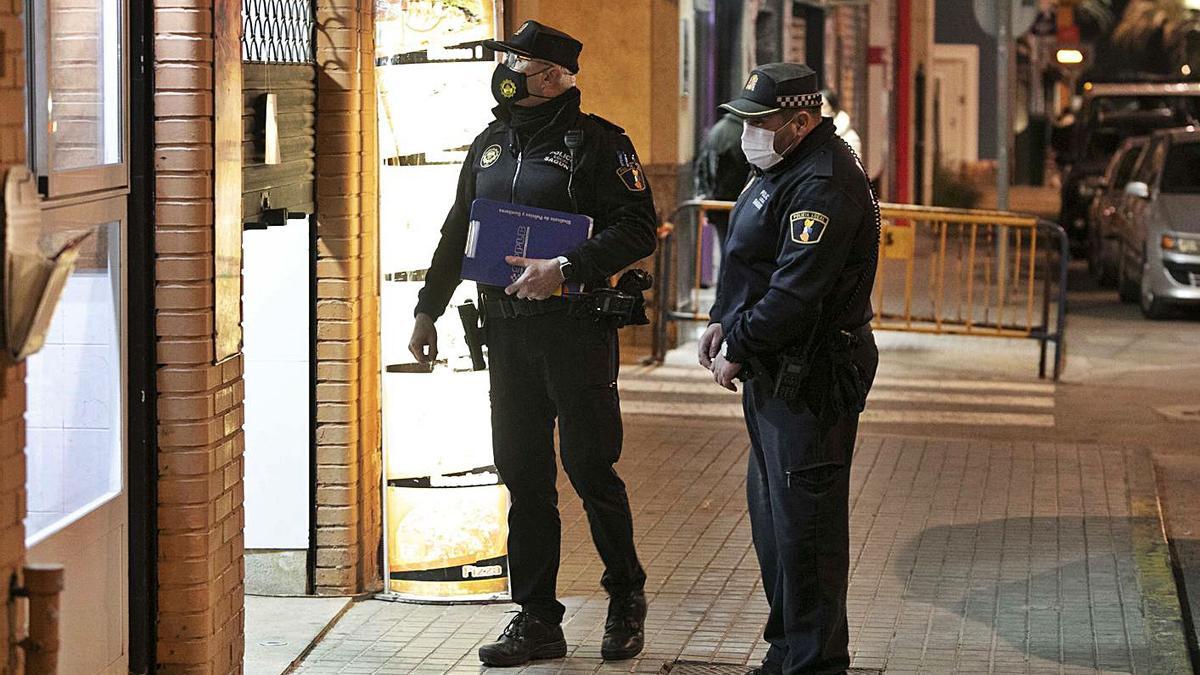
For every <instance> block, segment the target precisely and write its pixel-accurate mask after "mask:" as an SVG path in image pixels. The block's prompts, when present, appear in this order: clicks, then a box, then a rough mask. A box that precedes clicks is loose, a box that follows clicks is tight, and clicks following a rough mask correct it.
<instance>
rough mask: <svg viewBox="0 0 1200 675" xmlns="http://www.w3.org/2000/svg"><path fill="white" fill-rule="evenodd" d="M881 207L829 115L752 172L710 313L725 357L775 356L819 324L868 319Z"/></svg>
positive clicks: (849, 324)
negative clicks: (719, 332)
mask: <svg viewBox="0 0 1200 675" xmlns="http://www.w3.org/2000/svg"><path fill="white" fill-rule="evenodd" d="M875 209H876V205H875V201H874V195H873V194H872V193H871V188H870V185H869V184H868V182H867V176H866V173H865V172H864V171H863V170H862V167H861V164H860V163H859V161H858V159H857V158H856V157H855V156H854V153H853V151H851V150H850V148H849V147H848V146H847V145H846V144H845V142H843V141H842V140H841V139H840V138H838V137H837V136H836V134H835V133H834V129H833V123H832V121H830V120H829V119H825V120H823V121H822V122H821V123H820V124H819V125H817V128H816V129H813V131H812V132H810V133H809V135H808V136H806V137H805V138H804V140H803V141H801V142H800V145H799V146H798V147H797V148H796V149H795V150H793V151H792V152H791V153H789V154H788V155H787V156H786V157H785V158H784V159H783V161H782V162H780V163H779V164H776V165H775V166H773V167H771V168H770V169H769V170H767V171H766V172H757V171H756V172H755V176H754V177H753V178H752V179H751V180H750V182H749V183H748V184H747V185H746V188H745V189H744V190H743V191H742V194H741V196H740V197H739V198H738V201H737V205H736V206H735V207H734V209H733V212H732V214H731V215H730V220H729V239H728V244H727V248H726V258H725V263H724V268H723V269H722V271H721V278H720V281H719V283H718V288H717V301H716V303H715V304H714V305H713V307H712V310H711V313H710V316H711V317H712V321H713V322H720V324H721V328H722V330H723V333H724V336H725V342H726V345H727V347H726V358H728V359H729V360H730V361H732V362H735V363H743V362H745V361H746V359H748V358H750V357H757V356H772V355H775V354H778V353H780V352H782V351H784V350H786V349H788V348H789V347H791V346H793V345H794V344H797V343H800V342H801V341H802V340H808V339H810V337H809V336H811V335H813V334H814V333H813V332H814V331H821V330H823V329H829V330H834V329H842V330H852V329H855V328H858V327H860V326H862V325H863V324H865V323H867V322H869V321H870V320H871V318H872V316H873V314H872V311H871V297H870V296H871V293H870V289H871V286H872V285H873V284H874V279H875V262H876V260H877V253H878V246H879V234H878V230H877V223H876V211H875ZM856 290H857V291H858V292H857V293H855V291H856ZM852 295H853V296H854V299H853V301H852V302H850V306H848V307H847V306H846V305H847V302H848V301H849V299H850V298H851V296H852Z"/></svg>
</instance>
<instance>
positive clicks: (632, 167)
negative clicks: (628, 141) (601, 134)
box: [617, 152, 646, 192]
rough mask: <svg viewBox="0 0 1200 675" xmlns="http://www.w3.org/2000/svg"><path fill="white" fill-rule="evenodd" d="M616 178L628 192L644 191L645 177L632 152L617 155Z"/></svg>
mask: <svg viewBox="0 0 1200 675" xmlns="http://www.w3.org/2000/svg"><path fill="white" fill-rule="evenodd" d="M617 177H618V178H620V179H621V182H622V183H624V184H625V187H626V188H628V189H629V191H630V192H642V191H644V190H645V189H646V176H645V174H644V173H643V172H642V165H641V164H640V163H638V158H637V155H635V154H633V153H632V152H618V153H617Z"/></svg>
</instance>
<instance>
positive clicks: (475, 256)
mask: <svg viewBox="0 0 1200 675" xmlns="http://www.w3.org/2000/svg"><path fill="white" fill-rule="evenodd" d="M590 236H592V219H591V218H590V217H588V216H583V215H579V214H578V213H565V212H563V211H553V210H551V209H539V208H536V207H533V206H523V205H521V204H510V203H508V202H497V201H492V200H490V199H476V200H475V201H473V202H471V222H470V226H469V228H468V230H467V247H466V250H465V251H464V252H463V266H462V278H463V279H468V280H470V281H475V282H478V283H481V284H485V285H488V286H499V287H505V286H508V285H509V284H511V283H512V282H514V281H516V280H517V277H519V276H521V273H522V272H524V271H525V268H523V267H518V266H513V265H509V264H508V263H506V262H504V257H505V256H510V255H513V256H519V257H522V258H531V259H551V258H557V257H558V256H560V255H563V254H565V253H567V252H568V251H571V250H573V249H575V248H576V247H577V246H579V245H580V244H582V243H583V242H585V241H587V239H588V237H590ZM582 290H583V288H582V285H581V284H578V283H570V284H566V285H565V286H564V288H563V291H564V292H565V293H579V292H582Z"/></svg>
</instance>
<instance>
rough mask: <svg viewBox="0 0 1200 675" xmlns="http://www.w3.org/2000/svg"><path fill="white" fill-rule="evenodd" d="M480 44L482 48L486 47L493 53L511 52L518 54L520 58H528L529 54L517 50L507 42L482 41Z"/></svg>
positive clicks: (522, 50)
mask: <svg viewBox="0 0 1200 675" xmlns="http://www.w3.org/2000/svg"><path fill="white" fill-rule="evenodd" d="M482 44H483V46H484V47H487V48H488V49H490V50H492V51H494V52H512V53H514V54H520V55H521V56H529V52H527V51H525V50H524V49H519V48H517V47H514V46H513V45H511V44H509V43H507V42H502V41H500V40H484V41H483V43H482Z"/></svg>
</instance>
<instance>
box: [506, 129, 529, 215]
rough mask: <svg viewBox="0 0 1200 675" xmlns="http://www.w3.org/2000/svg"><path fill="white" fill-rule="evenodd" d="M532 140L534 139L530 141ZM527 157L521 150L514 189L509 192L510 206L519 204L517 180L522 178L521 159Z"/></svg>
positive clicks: (514, 177)
mask: <svg viewBox="0 0 1200 675" xmlns="http://www.w3.org/2000/svg"><path fill="white" fill-rule="evenodd" d="M530 140H532V139H530ZM524 156H525V151H524V150H521V151H520V152H518V153H517V170H516V171H514V172H513V182H512V189H510V190H509V191H508V201H509V203H510V204H516V203H517V179H518V178H520V177H521V159H522V158H523V157H524Z"/></svg>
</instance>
